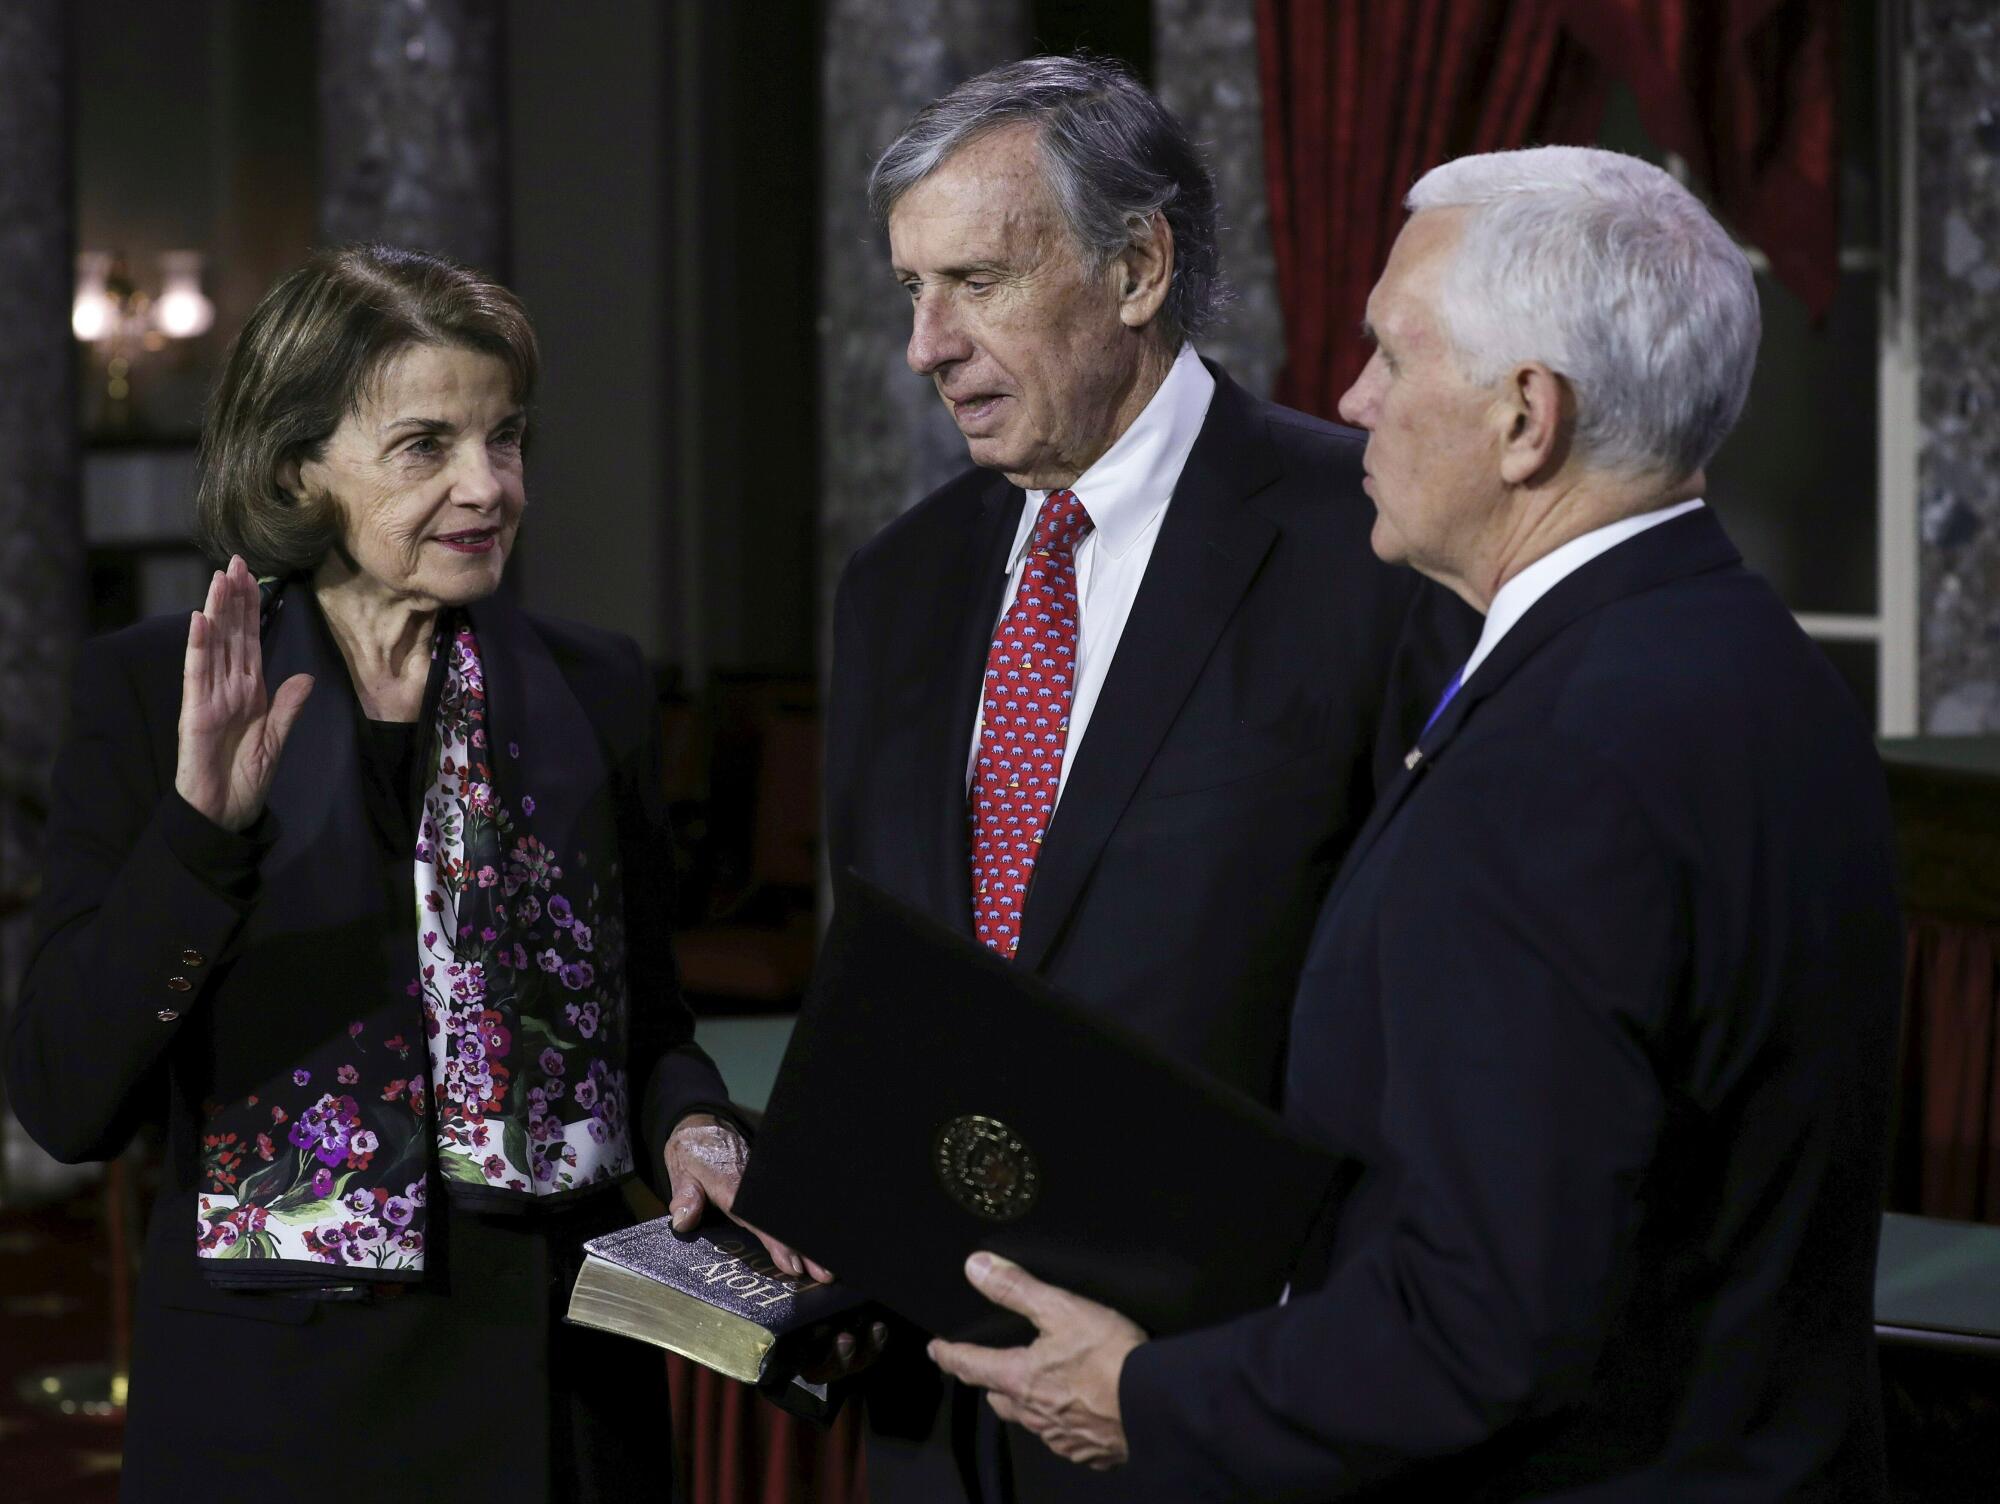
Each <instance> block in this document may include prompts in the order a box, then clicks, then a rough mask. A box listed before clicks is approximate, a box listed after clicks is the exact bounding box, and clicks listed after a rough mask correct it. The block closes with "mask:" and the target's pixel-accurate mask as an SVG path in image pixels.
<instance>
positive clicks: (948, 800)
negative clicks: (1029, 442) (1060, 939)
mask: <svg viewBox="0 0 2000 1504" xmlns="http://www.w3.org/2000/svg"><path fill="white" fill-rule="evenodd" d="M1022 500H1023V495H1022V492H1021V491H1020V490H1018V489H1017V488H1016V487H1014V486H1011V485H1009V484H1008V483H1007V482H1006V480H1005V479H1004V478H1003V477H1001V476H997V475H996V476H994V477H993V478H992V481H991V482H990V483H989V484H988V485H987V487H986V488H985V490H984V492H983V493H982V497H981V500H980V503H979V509H978V513H977V516H976V517H975V519H974V521H973V523H972V526H971V527H969V528H968V529H967V530H966V533H965V546H964V547H963V548H962V549H960V550H959V551H958V554H957V556H956V557H955V558H953V559H950V560H948V561H946V563H945V565H944V567H942V568H941V569H940V570H939V571H938V574H937V577H936V579H935V580H933V581H932V582H931V583H930V585H929V589H930V590H931V592H932V595H933V599H934V600H935V601H936V603H937V604H936V609H935V610H934V611H933V612H932V613H931V620H933V621H936V622H939V623H940V624H942V625H943V627H944V631H945V632H946V633H947V634H948V635H947V637H946V640H945V642H944V643H943V644H942V645H941V646H942V648H943V651H941V652H931V653H925V654H921V655H920V657H921V661H923V662H924V663H925V664H926V666H927V672H926V676H925V682H924V684H923V687H922V693H921V695H920V697H919V698H918V700H917V703H918V704H920V705H923V706H924V707H926V709H925V711H924V715H925V724H924V726H923V728H922V730H921V734H920V735H919V736H918V738H917V741H916V766H915V768H914V769H912V770H911V778H910V798H909V801H908V804H907V810H908V817H909V818H910V819H911V820H912V821H913V822H914V824H915V830H914V831H913V835H914V838H915V839H914V840H913V842H912V844H911V846H910V849H911V850H912V851H914V852H916V853H917V854H918V860H919V862H920V864H921V867H922V870H921V872H920V873H919V876H920V878H921V883H920V885H919V886H918V888H917V889H916V891H917V892H919V893H922V894H926V895H932V896H934V898H935V907H933V909H932V913H933V915H934V916H935V917H936V918H937V919H939V920H940V921H942V922H943V923H945V924H948V925H950V926H951V927H952V928H954V929H956V930H958V931H959V932H960V933H961V934H963V935H965V936H967V937H968V938H969V937H970V936H971V934H972V878H971V872H970V865H969V863H970V856H969V853H968V850H967V847H966V826H965V820H966V814H965V766H966V756H967V754H968V751H969V749H970V748H971V746H972V724H973V721H974V719H975V718H976V717H977V715H978V713H979V691H980V685H981V683H982V682H983V680H984V678H985V674H986V655H987V652H988V651H989V648H990V644H991V642H992V639H993V623H994V621H995V620H996V619H997V618H998V617H999V615H1000V598H1001V596H1002V595H1004V594H1005V593H1006V588H1007V575H1006V565H1007V551H1008V546H1009V545H1010V544H1012V542H1013V541H1014V532H1015V529H1016V528H1017V527H1018V526H1019V525H1020V520H1021V504H1022Z"/></svg>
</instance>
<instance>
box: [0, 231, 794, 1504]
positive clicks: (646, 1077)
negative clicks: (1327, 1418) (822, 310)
mask: <svg viewBox="0 0 2000 1504" xmlns="http://www.w3.org/2000/svg"><path fill="white" fill-rule="evenodd" d="M535 373H536V351H535V339H534V334H533V331H532V329H531V328H530V326H529V323H528V319H527V316H526V314H525V313H524V312H523V310H522V308H521V306H520V304H519V303H518V302H517V301H516V300H515V299H514V297H513V296H512V294H510V293H509V292H507V291H506V289H504V288H502V287H498V286H496V285H494V284H493V283H491V282H489V281H486V280H484V279H483V278H481V277H480V276H478V275H477V274H475V273H473V272H470V271H467V270H465V269H463V268H461V267H458V266H454V265H452V264H451V263H449V262H446V261H443V260H441V259H438V258H436V257H433V256H428V255H423V254H420V253H416V252H411V251H401V250H392V249H388V248H384V247H376V246H370V247H361V248H353V249H347V250H341V251H335V252H329V253H325V254H322V255H320V256H317V257H315V258H314V259H313V260H312V261H311V262H310V263H308V264H307V265H306V266H305V267H303V268H302V269H300V270H299V271H297V272H295V273H293V274H292V275H290V276H289V277H287V278H285V279H284V280H283V281H282V282H280V283H279V284H278V286H277V287H275V288H274V289H273V290H272V291H271V293H270V294H269V295H268V296H267V297H266V298H265V299H264V301H263V303H262V304H261V305H260V306H259V307H258V309H257V311H256V312H255V313H254V314H253V315H252V317H251V319H250V322H249V324H248V325H247V326H246V327H245V329H244V331H243V333H242V335H241V337H240V338H239V339H238V340H237V342H236V345H235V347H234V349H233V351H232V352H231V355H230V358H229V362H228V368H227V371H226V373H225V374H224V376H223V378H222V382H221V385H220V388H219V390H218V392H217V394H216V397H215V400H214V403H213V406H212V409H211V413H210V417H209V423H208V429H207V432H206V433H205V435H204V436H203V442H202V478H201V487H200V494H199V497H198V502H197V509H198V512H199V518H200V527H201V531H202V534H203V537H204V539H205V541H206V542H207V543H208V545H209V546H210V547H211V548H212V550H213V553H214V555H215V557H217V558H227V559H228V560H229V563H228V567H227V568H226V569H224V570H221V571H218V572H217V573H216V575H215V577H214V580H213V582H212V584H211V585H210V587H209V591H208V599H207V602H206V604H205V606H204V607H203V609H202V610H200V611H198V612H195V613H194V614H193V615H192V617H191V618H189V619H188V620H187V621H185V622H183V621H180V620H178V619H164V620H156V621H149V622H145V623H142V624H141V625H139V626H136V627H133V628H131V629H130V630H128V631H125V632H121V633H117V634H115V635H113V636H110V637H107V638H105V639H102V640H100V641H98V642H95V643H93V644H91V645H90V646H89V647H88V648H87V649H86V650H85V652H84V654H83V656H82V659H81V662H80V664H79V667H78V670H77V678H76V691H75V705H74V709H73V712H72V714H73V720H72V723H71V729H70V735H69V741H68V744H67V747H66V749H65V751H64V753H63V756H62V758H61V760H60V764H59V767H58V772H57V781H56V795H55V807H54V815H53V824H52V829H51V831H50V838H49V844H48V853H49V855H48V865H47V880H46V889H45V894H44V898H43V901H42V908H41V912H40V916H39V938H38V940H37V942H36V946H35V950H34V953H33V958H32V961H31V964H30V966H29V969H28V973H27V977H26V981H25V984H24V988H23V993H22V998H21V1002H20V1006H19V1008H18V1010H17V1012H16V1015H15V1017H14V1019H13V1022H12V1027H11V1031H10V1034H9V1037H8V1041H7V1050H6V1061H7V1073H8V1082H9V1086H10V1089H11V1092H12V1099H13V1105H14V1108H15V1110H16V1112H17V1113H18V1115H19V1117H20V1119H21V1121H22V1123H23V1124H25V1125H26V1127H27V1128H28V1131H29V1132H30V1133H31V1134H33V1135H34V1137H35V1138H36V1139H37V1140H38V1141H39V1142H41V1143H42V1144H43V1145H44V1146H46V1147H47V1148H48V1149H49V1151H50V1152H51V1153H53V1154H55V1155H57V1156H58V1157H60V1158H62V1159H65V1160H72V1161H74V1160H82V1159H91V1158H103V1157H106V1156H110V1155H115V1154H117V1153H118V1152H119V1150H120V1149H121V1148H122V1147H123V1145H124V1144H125V1143H126V1141H127V1140H128V1139H129V1138H130V1137H131V1135H132V1133H133V1131H134V1129H135V1128H136V1127H138V1126H139V1125H141V1124H142V1123H145V1122H148V1121H158V1122H161V1123H163V1124H164V1129H165V1134H166V1165H165V1174H164V1180H163V1183H162V1185H161V1188H160V1194H159V1197H158V1200H157V1203H156V1205H155V1207H154V1212H153V1216H152V1219H151V1224H150V1229H149V1232H148V1237H147V1244H146V1254H145V1260H144V1268H143V1273H142V1275H141V1278H140V1284H139V1298H138V1321H137V1332H136V1338H135V1346H134V1355H133V1375H132V1385H131V1410H130V1419H129V1425H128V1429H127V1433H126V1466H125V1496H126V1497H127V1498H128V1499H131V1498H137V1499H172V1500H185V1499H198V1498H226V1499H235V1498H244V1499H247V1498H253V1497H254V1498H266V1497H268V1498H290V1497H302V1496H304V1495H305V1494H307V1493H312V1494H324V1493H327V1492H329V1491H332V1492H336V1493H347V1492H350V1491H354V1490H357V1489H360V1490H365V1491H369V1492H373V1491H375V1490H377V1489H385V1490H388V1491H390V1492H392V1493H393V1494H395V1495H396V1496H397V1497H412V1496H416V1497H424V1496H436V1497H444V1496H445V1490H447V1489H449V1490H450V1492H451V1495H452V1496H454V1497H472V1498H477V1499H479V1500H481V1501H482V1504H491V1501H494V1500H502V1499H520V1500H537V1501H540V1500H544V1499H551V1498H568V1497H575V1498H599V1497H607V1498H627V1497H634V1498H636V1497H641V1496H645V1497H664V1496H665V1492H666V1487H667V1484H666V1480H667V1479H668V1477H669V1476H670V1473H669V1470H668V1458H667V1456H666V1452H665V1447H664V1446H663V1444H662V1439H661V1438H662V1428H663V1424H664V1421H665V1417H666V1415H667V1401H666V1395H665V1393H664V1380H663V1368H662V1365H661V1363H660V1361H659V1354H658V1353H656V1352H655V1351H653V1350H652V1349H650V1348H647V1347H644V1346H641V1345H639V1344H636V1343H631V1342H626V1341H621V1340H620V1339H616V1338H609V1337H604V1336H602V1335H600V1334H597V1333H594V1332H589V1331H585V1330H581V1329H577V1328H571V1327H566V1326H564V1325H563V1324H562V1323H561V1321H560V1310H561V1307H562V1303H563V1298H564V1296H565V1294H566V1291H567V1288H568V1283H569V1276H570V1275H571V1273H572V1272H573V1269H574V1259H575V1250H576V1247H577V1245H578V1244H579V1243H581V1241H582V1240H583V1239H584V1238H586V1237H589V1236H592V1235H594V1234H596V1233H599V1232H603V1231H606V1230H608V1229H610V1228H612V1227H614V1226H617V1225H621V1224H623V1223H625V1222H628V1221H630V1220H631V1218H630V1214H629V1212H628V1211H627V1209H626V1204H625V1201H624V1198H623V1197H622V1196H621V1195H620V1194H619V1186H620V1184H621V1183H622V1182H624V1181H625V1180H627V1179H628V1178H630V1177H631V1176H632V1175H633V1174H634V1172H635V1171H638V1172H643V1173H645V1174H647V1175H648V1176H650V1177H651V1178H652V1179H653V1180H654V1181H655V1183H656V1184H657V1185H658V1186H659V1187H660V1189H661V1190H662V1192H663V1193H664V1194H667V1195H669V1196H670V1197H672V1204H673V1206H674V1210H675V1214H676V1216H677V1218H678V1219H679V1220H680V1221H681V1222H682V1223H683V1224H684V1225H685V1224H691V1223H692V1222H693V1221H694V1220H695V1219H696V1218H697V1217H698V1216H699V1214H700V1213H701V1211H702V1209H703V1203H704V1201H705V1200H707V1199H710V1198H712V1199H713V1200H714V1201H715V1203H716V1204H717V1205H719V1206H720V1207H722V1208H723V1209H724V1210H726V1209H727V1208H728V1206H729V1204H730V1201H731V1198H732V1197H733V1195H734V1188H735V1182H736V1178H737V1176H738V1174H739V1173H740V1169H741V1165H742V1161H743V1153H744V1151H743V1143H742V1140H741V1139H740V1137H738V1135H737V1132H736V1129H735V1128H734V1127H733V1126H732V1125H731V1124H730V1122H729V1120H728V1119H727V1118H726V1116H723V1114H725V1113H726V1111H727V1109H726V1105H725V1104H726V1093H725V1091H724V1088H723V1083H722V1081H721V1079H720V1078H719V1077H718V1075H717V1073H716V1071H715V1068H714V1066H713V1064H712V1063H711V1062H710V1061H709V1060H708V1058H707V1057H706V1056H705V1055H704V1054H703V1053H702V1052H701V1051H700V1050H699V1049H697V1048H696V1047H695V1046H694V1044H693V1043H692V1042H691V1036H692V1021H691V1019H690V1017H689V1014H688V1012H687V1009H686V1008H685V1006H683V1004H682V1002H681V999H680V996H679V994H678V992H677V990H676V985H675V979H674V967H673V961H672V957H671V953H670V950H669V945H668V935H667V919H668V870H669V869H668V848H667V837H666V832H665V829H664V827H663V821H662V813H661V799H660V792H659V788H658V781H657V757H658V746H657V742H656V738H655V728H656V716H655V713H654V705H655V697H654V695H653V692H652V689H651V686H650V684H649V681H648V678H647V675H646V671H645V669H644V666H643V665H642V663H641V661H640V657H639V653H638V651H637V649H636V648H635V646H634V645H633V644H632V643H631V642H630V641H628V640H626V639H624V638H620V637H614V636H611V635H608V634H606V633H603V632H598V631H593V630H590V629H588V628H584V627H578V626H572V625H568V624H564V623H558V622H553V621H548V620H545V619H542V618H540V617H537V616H533V615H530V614H528V613H526V612H523V611H521V610H519V609H517V608H516V607H514V606H512V605H511V604H509V603H508V602H507V600H506V599H505V598H504V597H502V596H501V595H499V594H497V593H496V592H497V590H498V588H499V586H500V583H501V577H502V573H503V571H504V570H505V568H506V563H507V558H508V555H509V554H510V553H511V551H512V549H513V545H514V539H515V535H516V531H517V530H518V529H519V527H520V524H521V516H522V511H523V508H524V506H525V503H526V496H525V494H524V490H523V484H522V466H521V451H522V440H523V437H524V433H525V428H526V407H527V402H528V399H529V396H530V394H531V392H532V390H533V388H534V383H535ZM257 577H263V578H264V579H265V581H266V583H265V584H264V585H263V586H262V587H261V588H260V586H259V584H258V582H257ZM267 685H275V686H276V690H275V692H274V693H270V694H268V696H267V692H266V686H267ZM773 1253H774V1256H775V1257H776V1258H777V1261H778V1262H779V1263H780V1265H781V1266H783V1267H785V1268H786V1269H787V1270H795V1269H796V1268H797V1267H798V1263H799V1261H798V1260H797V1259H796V1257H795V1256H794V1255H793V1254H792V1253H791V1252H790V1251H789V1250H786V1249H784V1248H782V1247H781V1246H774V1247H773Z"/></svg>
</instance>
